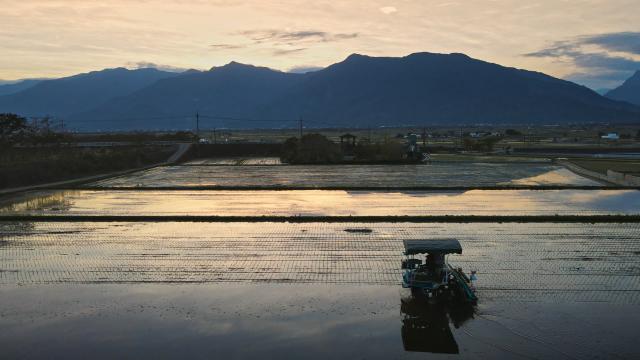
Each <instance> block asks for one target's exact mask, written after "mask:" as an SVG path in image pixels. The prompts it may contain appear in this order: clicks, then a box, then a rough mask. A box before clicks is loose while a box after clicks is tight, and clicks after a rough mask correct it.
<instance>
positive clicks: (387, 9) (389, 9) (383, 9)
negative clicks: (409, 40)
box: [379, 6, 398, 15]
mask: <svg viewBox="0 0 640 360" xmlns="http://www.w3.org/2000/svg"><path fill="white" fill-rule="evenodd" d="M379 10H380V12H381V13H383V14H385V15H391V14H393V13H395V12H398V9H396V8H395V7H394V6H383V7H381V8H380V9H379Z"/></svg>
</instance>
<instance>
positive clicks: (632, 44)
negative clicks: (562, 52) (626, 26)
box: [582, 32, 640, 55]
mask: <svg viewBox="0 0 640 360" xmlns="http://www.w3.org/2000/svg"><path fill="white" fill-rule="evenodd" d="M582 43H584V44H591V45H598V46H600V47H602V48H604V49H606V50H609V51H617V52H624V53H629V54H635V55H640V32H619V33H609V34H600V35H593V36H587V37H584V38H583V39H582Z"/></svg>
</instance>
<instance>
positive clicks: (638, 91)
mask: <svg viewBox="0 0 640 360" xmlns="http://www.w3.org/2000/svg"><path fill="white" fill-rule="evenodd" d="M606 96H607V97H608V98H610V99H614V100H619V101H626V102H628V103H631V104H636V105H640V70H638V71H636V73H635V74H633V76H632V77H630V78H629V79H627V81H625V82H624V83H623V84H622V85H620V86H619V87H617V88H615V89H613V90H611V91H609V92H608V93H607V95H606Z"/></svg>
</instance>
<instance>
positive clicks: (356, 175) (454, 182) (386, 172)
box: [97, 159, 602, 188]
mask: <svg viewBox="0 0 640 360" xmlns="http://www.w3.org/2000/svg"><path fill="white" fill-rule="evenodd" d="M224 161H234V160H224ZM245 161H249V162H251V161H253V162H252V163H255V164H260V161H261V160H260V159H257V160H255V159H254V160H245ZM262 161H267V160H264V159H262ZM197 165H198V163H195V164H190V166H167V167H157V168H154V169H151V170H148V171H142V172H138V173H135V174H131V175H128V176H123V177H118V178H115V179H110V180H105V181H101V182H98V183H97V185H98V186H104V187H113V186H115V187H162V186H205V185H206V186H208V185H218V186H274V185H280V186H299V187H310V188H314V187H326V186H344V187H349V186H367V187H375V186H380V187H394V186H406V187H411V186H414V187H415V186H495V185H502V184H505V185H508V184H513V185H583V186H592V185H593V186H598V185H602V184H600V183H597V182H595V181H592V180H589V179H586V178H583V177H581V176H578V175H576V174H574V173H572V172H570V171H569V170H566V169H565V168H563V167H559V166H554V165H548V164H531V163H471V162H469V163H466V162H455V163H433V164H432V165H337V166H330V165H327V166H317V165H316V166H305V165H293V166H288V165H287V166H197ZM200 165H212V164H207V163H206V162H205V163H202V164H200Z"/></svg>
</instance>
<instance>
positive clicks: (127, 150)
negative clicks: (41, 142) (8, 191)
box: [0, 146, 175, 189]
mask: <svg viewBox="0 0 640 360" xmlns="http://www.w3.org/2000/svg"><path fill="white" fill-rule="evenodd" d="M174 150H175V149H174V147H173V146H123V147H107V148H71V147H46V148H13V149H6V150H3V151H2V153H0V189H3V188H11V187H21V186H28V185H37V184H42V183H47V182H54V181H62V180H69V179H74V178H79V177H85V176H91V175H98V174H104V173H109V172H113V171H122V170H127V169H134V168H138V167H142V166H146V165H151V164H155V163H159V162H162V161H164V160H166V159H167V158H169V156H171V154H172V153H173V151H174Z"/></svg>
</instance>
